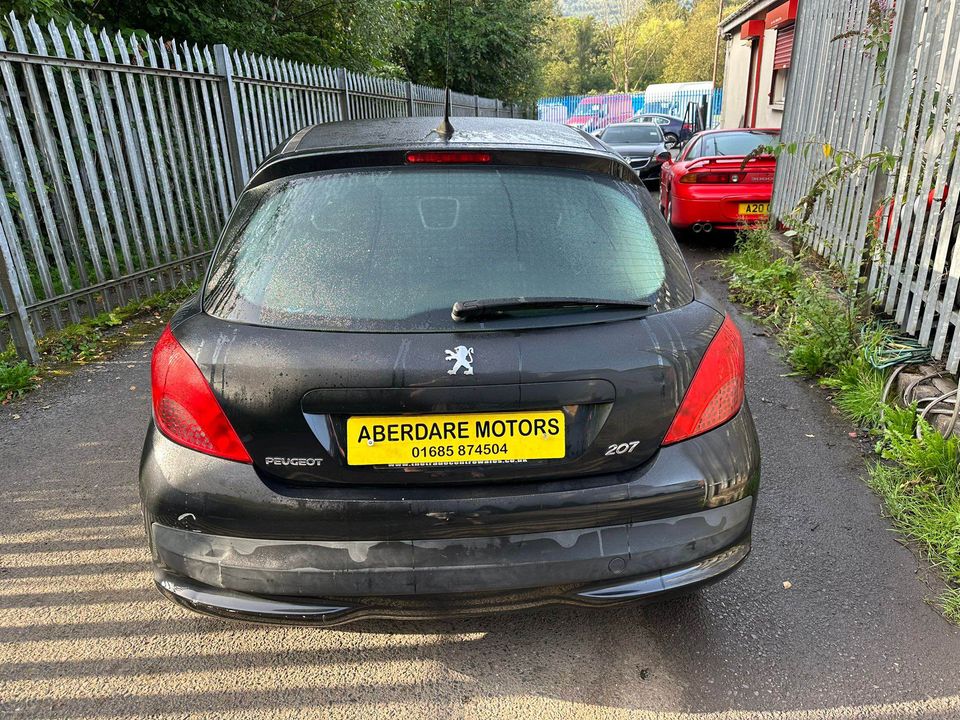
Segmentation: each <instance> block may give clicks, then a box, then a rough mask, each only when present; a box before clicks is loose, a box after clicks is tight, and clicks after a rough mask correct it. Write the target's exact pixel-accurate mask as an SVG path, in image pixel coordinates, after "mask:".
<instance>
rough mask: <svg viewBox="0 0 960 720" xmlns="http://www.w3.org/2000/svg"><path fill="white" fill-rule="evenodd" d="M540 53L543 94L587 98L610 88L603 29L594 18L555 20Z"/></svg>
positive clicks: (545, 33) (545, 34) (546, 31)
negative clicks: (586, 95)
mask: <svg viewBox="0 0 960 720" xmlns="http://www.w3.org/2000/svg"><path fill="white" fill-rule="evenodd" d="M540 54H541V62H542V65H543V70H542V72H543V90H542V92H543V94H544V95H585V94H587V93H590V92H595V91H597V90H600V89H603V90H606V89H608V88H610V84H611V81H610V72H609V70H608V69H607V68H606V63H605V55H604V37H603V28H602V27H601V26H600V25H599V23H597V21H596V20H595V19H594V18H593V17H592V16H587V17H555V18H552V19H551V20H550V21H548V23H547V26H546V28H545V31H544V43H543V45H541V53H540Z"/></svg>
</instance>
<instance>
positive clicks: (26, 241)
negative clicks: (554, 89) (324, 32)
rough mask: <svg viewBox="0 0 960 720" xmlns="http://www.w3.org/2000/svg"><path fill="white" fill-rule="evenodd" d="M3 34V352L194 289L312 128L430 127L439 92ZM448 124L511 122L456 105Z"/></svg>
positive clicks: (181, 48) (506, 108)
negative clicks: (152, 298) (263, 174)
mask: <svg viewBox="0 0 960 720" xmlns="http://www.w3.org/2000/svg"><path fill="white" fill-rule="evenodd" d="M6 24H7V27H6V28H3V30H0V343H6V341H7V338H8V337H10V338H12V339H13V341H14V343H15V345H16V347H17V350H18V352H19V354H20V355H21V356H22V357H25V358H30V359H33V360H36V342H35V338H36V337H37V336H40V335H42V334H44V333H45V332H48V331H49V330H50V329H56V328H61V327H63V326H64V324H65V323H68V322H71V321H77V320H79V319H81V318H82V317H85V316H92V315H96V314H97V313H99V312H102V311H103V310H109V309H111V308H113V307H116V306H118V305H121V304H123V303H125V302H129V301H131V300H135V299H138V298H141V297H144V296H148V295H151V294H153V293H155V292H158V291H162V290H165V289H169V288H171V287H173V286H175V285H176V284H178V283H182V282H184V281H189V280H192V279H195V278H197V277H199V276H200V274H201V273H202V272H203V269H204V267H205V265H206V261H207V259H208V257H209V254H210V251H211V249H212V246H213V243H214V241H215V240H216V238H217V236H218V234H219V232H220V229H221V227H222V225H223V222H224V220H225V219H226V216H227V213H228V212H229V210H230V207H231V205H232V204H233V202H234V200H235V199H236V197H237V194H238V193H239V191H240V190H241V189H242V187H243V184H244V183H245V182H246V180H247V178H248V177H249V176H250V174H251V172H252V171H253V170H254V169H255V168H256V167H257V165H258V164H259V163H260V162H261V161H262V160H263V159H264V158H265V157H266V156H267V155H268V154H269V153H270V152H271V151H272V150H273V149H274V148H275V147H276V146H277V145H279V144H280V143H281V142H283V141H284V140H285V139H286V138H287V137H289V136H290V135H292V134H294V133H295V132H297V131H298V130H300V129H301V128H303V127H306V126H308V125H312V124H315V123H326V122H336V121H340V120H351V119H362V118H384V117H401V116H430V115H440V114H442V109H443V104H444V91H443V90H441V89H439V88H432V87H425V86H422V85H414V84H412V83H409V82H401V81H397V80H387V79H383V78H375V77H369V76H366V75H360V74H356V73H353V72H349V71H347V70H344V69H343V68H336V69H334V68H327V67H320V66H315V65H305V64H303V63H295V62H290V61H286V60H280V59H277V58H273V57H264V56H260V55H250V54H247V53H241V52H237V51H234V50H231V49H230V48H228V47H226V46H224V45H216V46H214V47H212V48H210V47H198V46H196V45H191V44H188V43H180V42H176V41H171V40H163V39H159V40H154V39H151V38H149V37H146V38H144V37H129V38H127V37H123V36H121V35H116V36H110V35H107V34H106V33H104V32H99V33H97V32H94V31H92V30H91V29H90V28H88V27H87V28H83V29H82V30H78V29H76V28H74V27H72V26H67V27H65V28H60V27H58V26H56V25H55V24H50V25H48V26H47V27H45V28H41V27H40V26H39V25H38V24H37V23H35V22H34V21H33V20H30V21H29V22H26V23H21V22H20V21H19V20H18V19H17V18H16V17H15V16H14V15H12V14H11V15H10V16H8V17H7V18H6ZM451 103H452V112H453V114H455V115H476V116H487V117H514V116H516V117H519V116H520V113H519V110H518V109H517V108H516V107H515V106H513V105H508V104H506V103H504V102H502V101H500V100H493V99H489V98H482V97H478V96H475V95H464V94H462V93H453V94H452V101H451Z"/></svg>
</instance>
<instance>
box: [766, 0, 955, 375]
mask: <svg viewBox="0 0 960 720" xmlns="http://www.w3.org/2000/svg"><path fill="white" fill-rule="evenodd" d="M886 33H889V46H888V47H887V48H886V51H885V52H878V50H881V49H883V47H884V45H885V44H886V43H885V42H878V41H877V39H878V38H879V37H881V36H882V35H884V34H886ZM792 66H793V67H794V68H795V71H794V72H793V73H792V75H791V78H790V81H789V87H788V89H787V90H788V94H787V107H786V111H785V114H784V122H783V130H782V138H781V139H782V140H783V141H784V142H787V143H792V142H796V143H800V144H801V145H804V144H806V145H808V147H809V146H810V145H813V146H816V145H817V144H819V143H825V144H829V145H830V146H832V147H833V148H835V149H838V150H846V151H850V152H852V153H855V154H856V155H858V156H861V157H862V156H865V155H867V154H869V153H878V152H883V153H889V154H891V155H893V156H896V158H897V163H896V167H895V169H894V170H893V171H892V172H889V173H884V172H880V173H875V174H870V175H864V174H857V175H855V176H853V177H851V178H850V179H849V180H848V181H846V182H845V183H843V184H842V185H841V186H840V187H839V188H838V189H837V190H836V191H835V192H832V193H831V194H830V196H829V197H825V198H822V199H821V200H820V201H819V202H818V203H817V205H816V207H815V210H814V213H813V215H812V217H811V222H812V223H813V225H814V227H815V230H814V233H813V235H812V238H811V240H812V244H813V247H814V249H815V250H816V251H817V252H818V253H820V254H821V255H823V256H824V257H827V258H829V259H830V260H832V261H834V262H837V263H839V264H842V265H843V266H845V267H846V268H847V269H848V270H851V271H860V272H864V273H868V274H869V288H870V290H871V291H872V292H873V293H875V297H876V298H877V299H878V301H879V303H880V305H881V306H882V307H883V309H884V310H885V311H886V312H887V313H889V314H890V315H892V316H893V317H894V318H895V319H896V321H897V322H898V323H899V324H900V325H901V326H902V327H903V329H904V330H905V331H907V332H908V333H910V334H913V335H915V336H916V337H917V338H918V339H919V340H920V341H922V342H923V343H926V344H928V345H930V347H931V350H932V352H933V354H934V356H935V357H936V358H939V359H942V360H944V361H945V362H946V364H947V367H948V368H949V370H950V371H951V372H954V373H955V372H957V369H958V367H960V332H958V330H957V328H958V325H960V316H958V312H957V310H958V303H957V301H958V292H957V291H958V284H960V243H958V242H957V233H958V229H960V227H958V221H960V215H958V213H957V201H958V197H960V174H958V173H957V170H958V167H957V162H956V154H957V149H958V141H960V134H958V128H960V97H957V88H958V85H960V0H896V2H894V0H843V1H842V2H838V1H837V0H801V2H800V5H799V17H798V22H797V37H796V42H795V45H794V60H793V65H792ZM831 163H832V159H831V158H827V157H825V156H824V154H823V153H820V152H819V151H815V152H811V153H809V155H808V156H806V157H804V156H803V155H802V154H799V153H798V154H795V155H788V154H786V153H784V154H783V155H781V157H780V160H779V163H778V168H777V177H776V183H775V186H774V196H773V203H772V214H773V216H774V217H775V218H779V219H783V218H785V217H786V216H787V215H788V214H789V212H790V210H791V208H793V207H794V206H795V204H796V203H797V201H798V200H799V199H800V198H801V197H802V196H803V195H804V194H805V193H806V192H807V191H808V190H809V188H810V187H811V184H812V183H813V181H814V179H815V178H816V177H817V176H818V175H820V174H821V173H822V172H823V171H824V170H825V169H826V168H827V167H828V166H829V165H830V164H831ZM888 222H889V229H888ZM872 237H877V238H878V242H877V243H871V245H874V246H877V247H875V248H874V252H872V253H871V252H870V250H871V245H866V247H867V252H866V253H864V247H865V243H869V242H870V241H871V238H872ZM864 255H866V256H867V257H866V258H864ZM864 259H865V260H866V261H865V262H864Z"/></svg>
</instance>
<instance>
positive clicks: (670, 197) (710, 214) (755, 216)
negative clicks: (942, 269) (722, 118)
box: [660, 129, 779, 233]
mask: <svg viewBox="0 0 960 720" xmlns="http://www.w3.org/2000/svg"><path fill="white" fill-rule="evenodd" d="M778 138H779V131H778V130H775V129H774V130H769V129H764V130H753V129H739V130H707V131H705V132H701V133H698V134H697V135H694V136H693V138H691V140H690V142H688V143H687V145H686V147H684V149H683V152H681V153H680V156H679V157H678V158H677V159H676V160H675V161H669V162H665V163H664V164H663V167H662V169H661V171H660V211H661V212H662V213H663V216H664V217H665V218H666V219H667V222H668V223H670V227H672V228H673V229H674V230H693V231H694V232H697V233H699V232H711V231H713V230H735V229H737V228H738V227H740V225H741V224H743V223H745V222H746V223H750V222H756V221H759V220H765V219H766V218H767V215H768V213H769V211H770V195H771V194H772V193H773V174H774V171H775V170H776V160H774V158H773V157H772V156H769V155H759V156H757V157H754V158H751V159H750V160H749V162H747V164H746V166H745V167H744V166H743V159H744V157H746V156H747V155H749V154H750V153H751V152H753V151H754V150H756V149H757V148H758V147H761V146H763V145H773V144H775V143H776V142H778Z"/></svg>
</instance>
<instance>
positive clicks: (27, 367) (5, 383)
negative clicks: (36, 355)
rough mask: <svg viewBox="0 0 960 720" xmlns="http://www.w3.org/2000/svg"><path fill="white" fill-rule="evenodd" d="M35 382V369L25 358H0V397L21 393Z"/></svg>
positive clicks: (32, 386) (5, 397) (30, 387)
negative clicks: (17, 359)
mask: <svg viewBox="0 0 960 720" xmlns="http://www.w3.org/2000/svg"><path fill="white" fill-rule="evenodd" d="M36 384H37V369H36V368H35V367H33V365H31V364H30V363H28V362H27V361H26V360H21V361H20V362H12V363H11V362H9V361H8V360H0V399H9V398H11V397H17V396H19V395H23V394H24V393H25V392H27V391H28V390H32V389H33V388H34V387H35V386H36Z"/></svg>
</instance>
